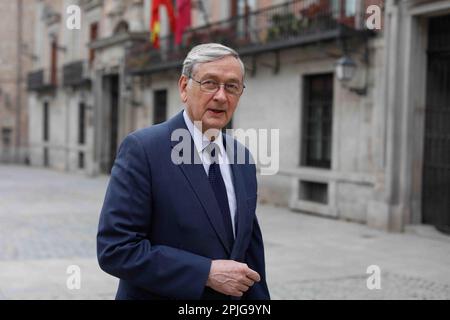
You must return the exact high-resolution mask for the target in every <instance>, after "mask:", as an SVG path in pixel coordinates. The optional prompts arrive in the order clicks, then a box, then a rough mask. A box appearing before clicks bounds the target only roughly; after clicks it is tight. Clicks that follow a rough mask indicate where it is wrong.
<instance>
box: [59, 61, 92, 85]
mask: <svg viewBox="0 0 450 320" xmlns="http://www.w3.org/2000/svg"><path fill="white" fill-rule="evenodd" d="M90 83H91V80H90V77H89V65H88V62H87V61H83V60H81V61H74V62H71V63H68V64H65V65H64V66H63V86H64V87H80V86H85V85H90Z"/></svg>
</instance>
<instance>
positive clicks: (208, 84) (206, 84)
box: [189, 77, 245, 96]
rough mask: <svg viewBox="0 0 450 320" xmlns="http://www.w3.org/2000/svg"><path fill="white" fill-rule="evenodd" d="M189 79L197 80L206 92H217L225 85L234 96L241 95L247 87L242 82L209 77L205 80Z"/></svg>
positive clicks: (227, 90)
mask: <svg viewBox="0 0 450 320" xmlns="http://www.w3.org/2000/svg"><path fill="white" fill-rule="evenodd" d="M189 79H192V80H194V81H195V82H197V83H198V84H199V85H200V90H202V91H203V92H206V93H216V92H217V91H219V88H220V86H222V85H223V87H224V89H225V92H226V93H229V94H231V95H234V96H239V95H241V94H242V92H243V91H244V88H245V85H243V84H240V83H235V82H230V83H218V82H216V81H214V80H209V79H207V80H203V81H198V80H195V79H194V78H192V77H189Z"/></svg>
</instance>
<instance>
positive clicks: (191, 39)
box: [126, 0, 358, 74]
mask: <svg viewBox="0 0 450 320" xmlns="http://www.w3.org/2000/svg"><path fill="white" fill-rule="evenodd" d="M338 3H344V1H337V2H333V1H332V0H295V1H289V2H286V3H284V4H282V5H277V6H273V7H269V8H266V9H262V10H258V11H254V12H250V13H248V14H246V15H241V16H236V17H233V18H232V19H229V20H225V21H220V22H217V23H214V24H209V25H205V26H203V27H200V28H195V29H190V30H187V31H185V32H184V34H183V42H182V44H181V45H178V46H175V45H174V41H173V35H170V36H168V37H164V38H161V39H160V48H159V49H155V48H153V47H152V45H151V43H150V42H146V43H142V42H141V43H135V44H134V45H132V46H131V47H130V48H129V49H128V52H127V57H126V69H127V71H128V72H130V73H134V74H139V73H149V72H155V71H158V70H164V69H167V68H171V67H179V65H180V64H181V61H182V59H183V58H184V57H185V56H186V54H187V52H188V51H189V50H190V49H191V48H192V47H194V46H195V45H198V44H201V43H207V42H218V43H222V44H224V45H227V46H230V47H232V48H234V49H237V50H238V51H239V53H240V54H241V55H245V54H251V53H256V52H264V51H268V50H274V49H281V48H286V47H294V46H299V45H302V44H307V43H312V42H315V41H321V40H327V39H335V38H336V37H338V36H339V35H340V34H341V33H342V32H343V31H346V30H349V29H352V30H356V29H358V28H357V26H356V25H355V21H356V20H357V19H355V16H354V15H353V16H348V15H347V14H346V13H345V10H343V8H342V7H340V6H339V5H336V4H338Z"/></svg>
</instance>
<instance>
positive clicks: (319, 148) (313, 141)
mask: <svg viewBox="0 0 450 320" xmlns="http://www.w3.org/2000/svg"><path fill="white" fill-rule="evenodd" d="M303 92H304V100H303V137H302V146H301V149H300V150H301V152H302V154H301V157H300V159H302V161H301V164H302V165H304V166H310V167H318V168H330V167H331V128H332V110H333V108H332V105H333V75H332V74H323V75H311V76H306V77H305V78H304V90H303Z"/></svg>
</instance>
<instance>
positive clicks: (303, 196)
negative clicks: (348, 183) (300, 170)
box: [299, 181, 328, 204]
mask: <svg viewBox="0 0 450 320" xmlns="http://www.w3.org/2000/svg"><path fill="white" fill-rule="evenodd" d="M299 199H300V200H306V201H311V202H317V203H320V204H328V184H326V183H320V182H311V181H299Z"/></svg>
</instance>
